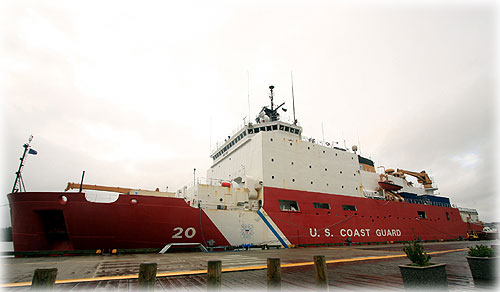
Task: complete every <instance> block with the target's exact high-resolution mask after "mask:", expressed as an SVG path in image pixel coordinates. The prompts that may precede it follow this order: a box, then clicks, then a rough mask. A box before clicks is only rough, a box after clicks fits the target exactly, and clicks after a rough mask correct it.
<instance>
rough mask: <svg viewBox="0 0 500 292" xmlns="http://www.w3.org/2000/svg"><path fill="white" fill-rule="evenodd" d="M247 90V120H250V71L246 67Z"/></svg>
mask: <svg viewBox="0 0 500 292" xmlns="http://www.w3.org/2000/svg"><path fill="white" fill-rule="evenodd" d="M247 92H248V96H247V99H248V120H249V121H250V73H249V72H248V69H247Z"/></svg>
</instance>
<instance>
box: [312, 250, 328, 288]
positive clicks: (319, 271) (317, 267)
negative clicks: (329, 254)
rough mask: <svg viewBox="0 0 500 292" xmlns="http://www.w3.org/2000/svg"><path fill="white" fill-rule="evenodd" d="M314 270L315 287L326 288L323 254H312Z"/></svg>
mask: <svg viewBox="0 0 500 292" xmlns="http://www.w3.org/2000/svg"><path fill="white" fill-rule="evenodd" d="M313 259H314V271H315V272H316V288H317V289H318V290H328V274H327V273H326V259H325V256H314V257H313Z"/></svg>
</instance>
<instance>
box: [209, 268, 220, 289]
mask: <svg viewBox="0 0 500 292" xmlns="http://www.w3.org/2000/svg"><path fill="white" fill-rule="evenodd" d="M221 277H222V262H221V261H208V266H207V290H208V291H220V289H221Z"/></svg>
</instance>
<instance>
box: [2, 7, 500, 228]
mask: <svg viewBox="0 0 500 292" xmlns="http://www.w3.org/2000/svg"><path fill="white" fill-rule="evenodd" d="M401 2H403V4H401ZM353 3H354V4H353ZM422 3H423V4H422ZM431 3H432V4H431ZM436 3H438V4H436ZM0 13H1V14H0V32H1V41H0V67H1V69H0V82H1V83H0V96H1V102H2V104H1V111H2V113H1V115H2V119H1V120H0V123H1V125H0V129H1V131H2V132H1V137H2V139H1V141H2V143H1V144H2V145H1V147H2V151H0V153H1V155H2V163H1V165H2V167H1V169H0V171H1V176H0V177H1V178H2V179H1V185H0V189H1V190H2V193H3V194H4V195H3V196H0V197H1V200H0V205H2V206H1V207H0V210H1V211H2V214H3V215H2V218H3V219H2V224H1V225H2V226H8V225H9V224H10V223H9V221H8V212H9V208H8V205H7V204H8V202H7V199H6V196H5V194H7V193H9V192H10V191H11V189H12V184H13V182H14V173H15V171H16V170H17V167H18V164H19V157H20V156H21V154H22V151H23V148H22V144H23V143H26V142H27V139H28V137H29V135H30V134H32V135H33V136H34V139H33V142H32V146H33V148H34V149H36V150H37V151H38V155H36V156H29V158H28V159H27V161H26V166H25V168H24V172H23V177H24V181H25V184H26V188H27V189H28V190H29V191H62V190H64V188H65V186H66V184H67V182H70V181H72V182H78V181H79V180H80V178H81V174H82V171H83V170H85V171H86V175H85V182H86V183H89V184H100V185H109V186H122V187H133V188H142V189H155V188H156V187H159V188H160V189H161V190H164V189H165V188H166V187H167V186H168V187H169V191H174V190H176V189H178V188H181V187H182V186H183V185H185V184H187V183H189V182H191V181H192V176H193V168H196V169H197V170H198V174H199V176H205V173H206V170H207V169H208V168H209V167H210V164H211V159H210V157H209V155H210V148H211V147H212V148H213V147H214V146H215V142H217V141H220V140H223V139H224V137H226V136H227V135H229V134H231V133H232V132H233V130H235V129H236V128H237V127H238V126H239V125H241V124H242V123H243V119H244V118H245V119H246V120H248V115H249V112H251V115H250V117H251V118H252V119H254V118H255V115H256V114H257V113H258V111H259V109H260V107H261V106H263V105H267V104H268V102H269V101H268V97H267V95H268V86H269V85H271V84H272V85H274V86H275V87H276V88H275V96H276V97H275V101H276V102H282V101H284V102H286V103H287V107H288V108H289V109H290V110H289V111H288V113H291V108H292V105H291V101H292V100H291V80H290V79H291V78H290V74H291V72H292V71H293V78H294V93H295V103H296V115H297V119H298V120H299V123H300V125H301V126H302V127H303V128H304V135H305V136H308V137H316V138H317V139H318V140H322V139H323V133H324V138H325V140H327V141H338V142H340V145H341V146H344V140H345V145H347V147H349V148H350V147H351V146H352V145H354V144H356V145H358V146H359V147H360V149H361V153H362V154H363V155H364V156H367V157H371V158H372V159H373V160H374V161H375V163H376V165H377V166H380V165H383V166H385V167H387V168H403V169H407V170H414V171H421V170H426V171H427V172H430V174H431V176H433V177H434V178H435V180H436V183H437V184H438V187H439V189H440V192H441V195H444V196H449V197H450V199H451V201H452V203H454V204H457V205H458V206H462V207H469V208H476V209H477V210H478V211H479V214H480V218H481V219H483V220H484V221H487V222H489V221H493V220H499V219H498V217H495V216H497V214H498V210H497V205H498V204H497V200H496V198H495V197H496V195H497V194H498V183H497V181H498V171H497V169H496V164H497V163H498V160H497V158H498V157H497V152H498V141H497V136H498V123H497V120H496V115H497V113H498V103H497V99H496V92H495V91H496V86H497V75H496V74H497V69H498V66H497V65H498V63H497V62H498V60H497V55H498V53H497V51H498V44H497V41H498V24H497V22H498V5H496V4H495V3H494V1H459V2H457V1H429V2H425V1H424V2H421V1H389V2H387V1H370V2H362V1H354V2H350V1H269V0H267V1H255V0H253V1H135V2H132V3H131V2H127V1H110V2H108V1H79V2H77V1H2V3H1V7H0ZM248 97H250V98H249V99H248ZM248 100H250V109H249V102H248Z"/></svg>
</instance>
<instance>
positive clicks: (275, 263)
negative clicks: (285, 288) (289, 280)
mask: <svg viewBox="0 0 500 292" xmlns="http://www.w3.org/2000/svg"><path fill="white" fill-rule="evenodd" d="M267 290H273V291H274V290H281V261H280V259H279V258H268V259H267Z"/></svg>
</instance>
